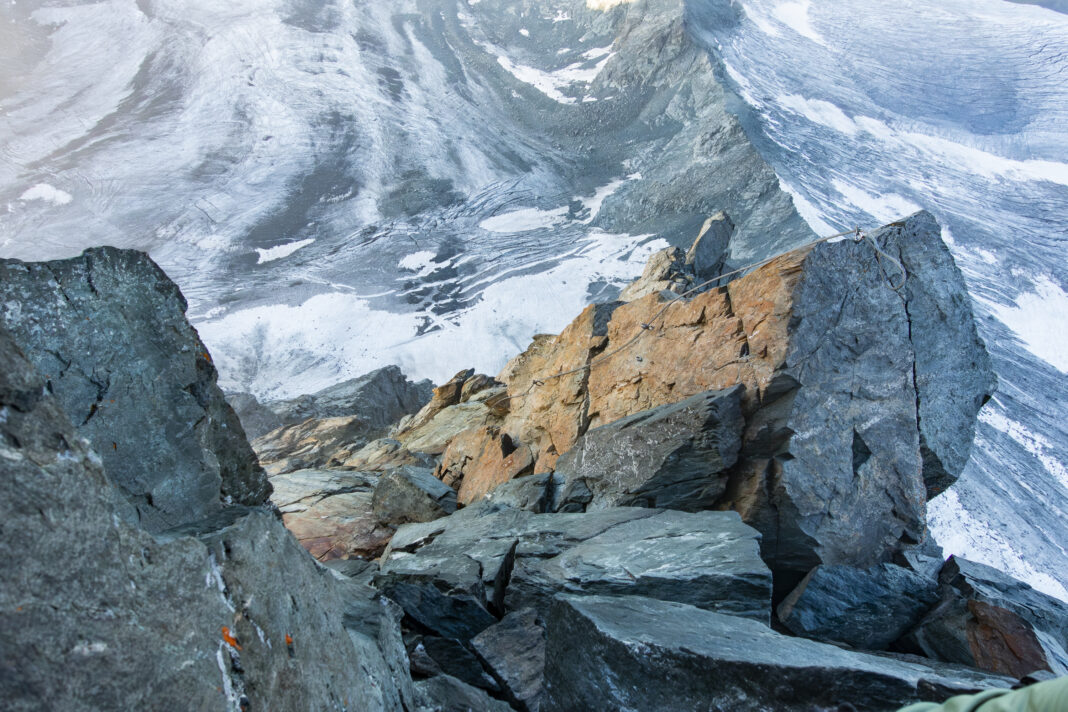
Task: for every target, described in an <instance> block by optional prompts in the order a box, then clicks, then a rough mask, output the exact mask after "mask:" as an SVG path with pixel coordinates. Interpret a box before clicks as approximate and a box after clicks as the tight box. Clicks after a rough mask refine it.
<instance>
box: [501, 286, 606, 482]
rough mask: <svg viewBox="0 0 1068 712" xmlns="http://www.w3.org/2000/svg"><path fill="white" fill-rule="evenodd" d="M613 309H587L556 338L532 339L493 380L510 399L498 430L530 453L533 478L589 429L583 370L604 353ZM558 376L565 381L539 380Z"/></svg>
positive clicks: (601, 306)
mask: <svg viewBox="0 0 1068 712" xmlns="http://www.w3.org/2000/svg"><path fill="white" fill-rule="evenodd" d="M618 306H619V304H618V303H613V304H594V305H591V306H589V307H586V309H584V310H583V312H582V313H581V314H580V315H579V316H578V317H577V318H576V319H575V320H574V321H573V322H571V324H569V325H568V326H567V328H565V329H564V330H563V331H562V332H561V333H560V335H559V336H535V337H534V342H533V343H532V344H531V346H530V348H528V349H527V350H526V351H525V352H524V353H522V354H520V355H519V356H517V357H515V358H514V359H512V360H511V361H509V362H508V364H507V365H506V366H505V367H504V369H503V370H502V371H501V373H500V375H498V376H497V378H498V380H500V381H501V382H503V383H506V384H507V385H508V394H509V396H511V397H512V400H511V401H510V406H511V410H510V412H509V414H508V417H507V418H505V420H504V423H503V424H502V425H501V430H502V431H503V432H505V433H508V435H509V436H510V437H511V438H512V439H513V440H514V441H518V442H521V443H523V444H524V445H526V446H528V447H529V448H530V449H531V452H532V453H534V455H535V458H536V460H535V465H534V471H535V472H548V471H551V470H552V469H553V466H554V465H555V464H556V459H557V458H558V457H559V456H560V455H561V454H563V453H564V452H566V451H567V450H569V449H570V448H571V446H572V445H574V443H575V440H576V439H578V437H579V436H580V435H582V434H583V433H584V432H586V429H587V428H588V427H589V418H588V416H587V405H588V399H589V394H588V392H587V381H588V377H589V371H588V370H584V369H583V368H582V367H583V366H585V365H587V364H588V363H589V362H590V360H591V359H592V358H594V357H596V356H597V354H599V353H601V351H602V350H603V349H604V346H605V343H606V339H605V334H606V329H607V325H608V320H609V319H610V318H611V317H612V313H613V312H614V311H615V309H616V308H617V307H618ZM575 369H578V370H577V371H576V370H575ZM570 371H574V372H573V373H567V372H570ZM563 373H567V375H566V376H559V377H553V378H552V379H551V380H544V379H546V378H547V377H550V376H556V374H563ZM535 380H541V381H543V385H540V386H539V385H538V384H536V383H535Z"/></svg>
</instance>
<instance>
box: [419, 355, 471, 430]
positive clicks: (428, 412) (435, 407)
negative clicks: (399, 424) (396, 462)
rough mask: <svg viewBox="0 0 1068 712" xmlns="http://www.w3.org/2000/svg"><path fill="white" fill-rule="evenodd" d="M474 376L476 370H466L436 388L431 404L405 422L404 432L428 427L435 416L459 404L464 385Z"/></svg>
mask: <svg viewBox="0 0 1068 712" xmlns="http://www.w3.org/2000/svg"><path fill="white" fill-rule="evenodd" d="M473 375H475V370H474V369H472V368H468V369H464V370H463V371H460V372H459V373H457V374H456V375H455V376H453V377H452V378H451V379H449V381H448V382H447V383H444V384H442V385H440V386H438V387H437V388H434V389H433V391H432V393H431V397H430V402H428V403H427V404H426V405H424V406H423V407H422V408H420V409H419V411H418V412H416V413H415V414H414V415H413V416H412V417H411V418H410V419H407V420H405V421H404V427H403V429H402V430H410V429H414V428H419V427H421V426H423V425H426V424H427V423H429V422H430V421H431V420H433V419H434V416H436V415H437V414H438V413H440V412H441V411H443V410H445V409H446V408H448V407H449V406H453V405H456V404H457V403H459V402H460V396H461V395H463V388H464V383H466V382H467V379H469V378H471V377H472V376H473Z"/></svg>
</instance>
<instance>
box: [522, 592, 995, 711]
mask: <svg viewBox="0 0 1068 712" xmlns="http://www.w3.org/2000/svg"><path fill="white" fill-rule="evenodd" d="M547 640H548V643H547V648H546V667H545V701H544V704H543V705H542V710H575V709H633V710H643V712H653V711H657V710H664V711H665V712H667V711H669V710H670V711H671V712H675V711H676V710H688V709H702V710H705V709H721V710H731V711H732V712H747V711H750V710H751V711H753V712H758V711H759V712H764V711H766V710H775V711H776V712H788V711H789V712H792V711H793V710H797V712H810V711H811V710H814V709H838V708H839V707H838V706H839V705H840V704H843V703H849V704H851V705H853V707H854V708H855V709H858V710H886V711H887V712H889V711H890V710H896V709H898V708H900V707H902V706H904V705H906V704H908V703H910V702H914V701H919V700H939V701H941V700H944V699H946V698H948V697H950V696H952V695H955V694H959V693H964V692H972V691H977V690H979V689H985V688H988V687H995V686H1002V687H1004V686H1008V685H1009V684H1010V681H1008V680H1006V679H1004V678H998V677H996V676H991V675H984V674H982V673H979V672H976V671H969V670H967V669H964V668H960V669H952V668H949V667H946V666H941V667H940V668H939V669H937V670H936V669H933V668H930V667H926V666H923V665H918V664H914V663H908V662H903V661H899V660H894V659H891V658H884V657H878V656H874V655H869V654H864V653H854V652H849V651H846V650H842V649H840V648H837V647H835V646H831V645H826V644H823V643H817V642H814V641H810V640H805V639H802V638H790V637H787V636H782V635H780V634H778V633H775V632H774V631H772V630H771V629H770V628H768V627H767V626H765V625H762V624H760V623H758V622H756V621H753V620H750V619H747V618H739V617H735V616H729V615H725V614H722V613H716V612H714V611H706V610H701V609H699V608H694V607H693V606H688V605H685V604H680V603H674V602H669V601H657V600H653V599H647V598H641V597H637V596H627V597H611V596H569V595H561V596H559V597H558V598H557V599H556V601H555V602H554V604H553V607H552V609H551V612H550V614H549V616H548V619H547Z"/></svg>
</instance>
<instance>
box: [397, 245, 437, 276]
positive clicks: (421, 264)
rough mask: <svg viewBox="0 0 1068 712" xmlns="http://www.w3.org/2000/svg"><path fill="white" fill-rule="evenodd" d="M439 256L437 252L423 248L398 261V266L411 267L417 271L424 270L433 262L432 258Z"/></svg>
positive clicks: (402, 267)
mask: <svg viewBox="0 0 1068 712" xmlns="http://www.w3.org/2000/svg"><path fill="white" fill-rule="evenodd" d="M436 256H437V253H436V252H433V251H431V250H422V251H420V252H413V253H412V254H410V255H408V256H407V257H405V258H403V259H402V260H401V261H400V262H398V263H397V266H398V267H400V268H401V269H410V270H414V271H416V272H419V271H421V270H423V269H424V268H426V267H429V266H430V265H432V264H433V262H432V260H433V259H434V258H435V257H436Z"/></svg>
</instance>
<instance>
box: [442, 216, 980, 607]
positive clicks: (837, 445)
mask: <svg viewBox="0 0 1068 712" xmlns="http://www.w3.org/2000/svg"><path fill="white" fill-rule="evenodd" d="M872 242H875V243H877V244H879V245H880V246H881V248H880V249H882V250H883V252H884V253H886V254H888V255H891V256H894V259H898V260H900V262H901V264H902V265H903V267H904V269H905V271H906V274H907V276H908V280H907V281H906V282H905V286H904V287H903V288H900V284H901V282H902V278H903V275H902V274H901V273H900V272H899V271H898V269H897V266H896V265H895V264H894V263H893V262H892V261H891V260H890V259H888V258H887V257H884V256H881V255H879V254H878V253H877V251H876V250H875V249H874V248H873V245H872ZM895 287H899V289H895ZM965 295H966V289H965V285H964V283H963V279H962V277H961V275H960V272H959V270H958V269H957V268H956V266H955V265H954V264H953V261H952V257H951V255H950V254H949V251H948V249H947V248H946V246H945V245H944V244H943V243H942V240H941V234H940V228H939V227H938V225H937V224H936V222H935V221H934V219H933V218H932V217H931V216H930V215H928V214H926V213H918V214H916V215H914V216H912V217H910V218H908V219H906V220H904V221H902V222H900V223H895V224H893V225H890V226H888V227H886V228H883V229H881V230H878V231H875V232H874V233H872V234H871V236H870V239H865V240H863V241H854V240H850V239H843V240H839V241H837V242H824V243H820V244H817V245H815V246H809V247H805V248H802V249H799V250H796V251H794V252H791V253H788V254H786V255H784V256H782V257H779V258H777V259H775V260H773V261H771V262H770V263H768V264H767V265H764V266H762V267H760V268H758V269H756V270H754V271H753V272H752V273H751V274H749V275H747V276H745V277H742V278H739V279H736V280H735V281H733V282H731V283H730V284H728V285H727V286H726V287H721V288H715V289H710V290H708V291H706V292H703V293H700V294H697V295H695V296H693V297H692V298H689V299H686V300H683V301H680V302H679V303H677V304H672V305H671V306H670V307H668V308H667V309H666V310H664V311H663V314H662V316H661V317H660V318H659V319H658V320H654V317H655V316H656V315H657V314H658V313H660V312H661V311H662V310H663V309H664V304H665V303H664V297H662V295H661V294H659V293H655V294H649V295H647V296H645V297H642V298H640V299H637V300H635V301H633V302H630V303H626V304H618V303H615V304H609V305H598V306H593V307H589V308H588V309H587V310H586V311H584V312H583V313H582V314H581V315H580V316H579V317H578V318H577V319H576V320H575V321H574V322H572V324H571V325H569V326H568V327H567V328H566V329H565V330H564V331H563V332H561V334H560V335H559V336H556V337H548V336H543V337H537V338H536V339H535V340H534V343H533V344H532V345H531V347H530V349H528V351H527V352H526V353H524V354H522V355H520V356H519V357H517V358H516V359H513V361H512V362H511V363H510V364H509V365H508V366H507V367H506V368H505V369H504V370H503V371H502V372H501V374H500V376H499V377H498V378H499V380H501V381H502V382H504V383H505V384H506V385H507V387H508V393H509V396H511V397H512V398H513V400H512V401H511V410H510V412H509V414H508V415H507V417H505V418H504V420H503V422H502V423H501V424H500V426H499V432H500V433H504V434H506V435H507V436H508V437H509V438H510V440H511V442H512V443H514V444H516V445H517V446H518V445H525V446H527V447H529V448H530V450H531V453H532V456H533V457H534V459H535V462H536V465H535V472H539V471H541V472H545V471H549V470H551V469H553V468H554V467H556V466H557V465H558V463H557V460H558V459H559V457H560V456H561V455H562V454H563V453H565V452H567V451H569V450H571V449H572V448H574V447H575V445H576V443H577V442H579V439H580V438H581V437H582V436H583V435H585V434H587V431H591V428H597V427H598V426H604V425H608V424H611V423H614V422H616V421H619V420H620V419H622V418H625V417H627V416H633V415H635V414H637V413H641V412H643V411H647V410H650V409H653V408H657V407H659V406H663V405H666V404H674V403H678V402H680V401H682V400H685V399H686V398H689V397H691V396H694V395H696V394H697V393H701V392H704V391H707V390H710V389H724V388H730V387H733V386H736V385H743V386H745V391H744V396H743V399H742V412H743V415H744V416H745V419H746V429H745V432H744V434H743V438H742V445H741V450H740V453H739V457H738V462H737V463H735V464H734V465H733V466H732V467H730V468H729V470H728V471H726V472H725V473H724V475H723V480H722V485H721V486H722V487H723V488H724V489H723V493H722V494H721V495H719V496H718V498H717V500H716V501H715V502H714V503H706V502H703V501H702V502H701V503H700V506H713V507H715V508H730V509H734V510H736V511H738V512H739V513H740V514H741V515H742V517H743V519H744V520H745V521H746V522H748V523H750V524H752V525H753V526H755V527H756V528H757V529H759V530H760V531H761V532H762V534H763V535H764V538H763V542H762V551H763V554H764V557H765V559H766V560H767V561H768V563H769V565H770V566H772V568H773V569H774V570H776V571H777V572H781V573H782V574H783V576H782V582H783V585H784V587H786V588H784V589H783V590H782V594H785V593H786V592H788V590H789V588H788V587H789V586H792V585H793V584H794V583H796V582H797V581H798V580H799V579H800V578H801V577H802V576H803V575H804V574H805V573H807V572H808V571H810V570H811V569H812V568H813V567H814V566H817V565H819V564H843V565H850V566H856V567H860V568H866V567H869V566H872V565H875V564H878V563H882V562H885V561H888V560H889V559H890V558H891V557H892V556H893V555H894V554H895V553H897V552H901V551H904V550H906V549H909V548H910V547H912V546H913V545H915V544H916V543H917V542H920V541H922V540H923V539H924V536H925V532H926V521H925V504H926V501H927V498H928V496H929V495H931V494H933V493H935V492H936V491H939V490H940V488H941V487H944V486H945V485H946V484H947V483H948V482H950V481H952V479H953V478H955V477H956V476H957V475H959V473H960V470H961V468H962V467H963V465H964V462H965V460H966V455H967V453H968V451H969V450H970V447H971V439H972V434H973V432H974V421H975V416H976V413H977V411H978V409H979V408H980V407H981V405H982V403H983V402H984V401H985V399H986V398H987V397H988V396H989V394H990V393H991V391H992V389H993V387H994V379H993V376H992V374H991V371H990V367H989V359H988V357H987V355H986V352H985V350H984V348H983V345H982V343H981V341H980V340H979V338H978V336H977V333H976V330H975V324H974V321H973V319H972V315H971V310H970V307H969V305H968V302H967V297H966V296H965ZM654 321H655V323H650V322H654ZM646 327H651V328H646ZM637 334H641V337H640V338H638V340H637V341H634V342H632V340H633V339H634V338H635V335H637ZM623 346H626V348H625V349H624V350H622V351H619V349H620V348H621V347H623ZM599 354H605V355H606V358H604V359H602V360H600V361H598V362H596V363H594V364H593V366H592V367H591V368H589V369H583V368H582V367H583V366H584V365H585V364H588V363H590V361H591V360H592V359H596V358H597V356H598V355H599ZM576 368H577V369H578V370H577V371H575V372H573V373H568V372H569V371H572V370H573V369H576ZM557 373H567V375H564V376H561V377H559V378H552V376H553V375H554V374H557ZM948 374H952V375H948ZM957 374H960V375H959V377H958V375H957ZM591 432H592V431H591ZM466 448H467V450H478V446H477V443H467V445H466ZM472 463H473V464H467V465H466V466H465V467H471V466H477V461H472ZM450 466H451V463H450V462H448V460H447V459H446V461H445V462H443V467H444V468H449V467H450ZM672 506H680V505H678V504H675V505H672ZM695 506H696V505H695Z"/></svg>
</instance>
